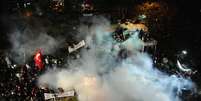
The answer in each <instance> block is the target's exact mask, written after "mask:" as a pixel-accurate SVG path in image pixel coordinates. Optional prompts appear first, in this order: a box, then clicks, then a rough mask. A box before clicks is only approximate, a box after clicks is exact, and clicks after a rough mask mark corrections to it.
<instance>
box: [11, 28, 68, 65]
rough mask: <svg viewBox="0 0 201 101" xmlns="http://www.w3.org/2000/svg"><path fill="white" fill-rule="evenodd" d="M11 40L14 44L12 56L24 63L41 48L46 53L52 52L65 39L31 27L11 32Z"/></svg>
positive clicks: (18, 61)
mask: <svg viewBox="0 0 201 101" xmlns="http://www.w3.org/2000/svg"><path fill="white" fill-rule="evenodd" d="M9 40H10V42H11V45H12V48H11V52H12V57H13V59H14V60H15V61H16V62H17V63H24V62H25V61H26V60H27V58H30V57H31V56H33V55H34V54H35V53H36V51H37V50H39V49H40V50H41V51H42V53H44V54H50V53H52V52H54V51H55V50H56V48H58V47H59V44H61V43H62V42H63V41H64V40H63V39H62V38H58V37H57V38H54V37H52V36H50V35H48V34H47V33H46V32H45V31H39V30H36V29H34V28H31V27H27V28H25V29H24V30H23V31H19V30H17V31H15V32H14V33H11V35H10V37H9Z"/></svg>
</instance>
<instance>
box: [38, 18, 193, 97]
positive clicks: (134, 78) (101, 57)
mask: <svg viewBox="0 0 201 101" xmlns="http://www.w3.org/2000/svg"><path fill="white" fill-rule="evenodd" d="M92 23H94V25H92V26H91V27H86V26H82V27H81V28H80V29H82V31H80V32H82V33H85V34H86V33H87V34H86V41H87V43H88V45H89V46H90V50H85V49H83V50H82V52H81V56H82V57H81V58H80V59H78V60H75V61H72V63H71V64H70V66H69V68H68V69H62V70H56V71H55V70H52V71H48V72H46V73H45V74H43V75H42V76H41V77H40V78H39V85H43V84H48V85H49V86H50V87H52V88H58V87H62V88H64V89H65V90H69V89H75V90H76V92H77V93H78V98H79V101H180V99H179V97H178V95H177V93H180V91H181V90H182V89H183V88H186V89H190V88H192V87H193V86H194V84H193V83H192V82H191V81H190V80H188V79H185V78H182V77H178V76H176V75H173V76H169V75H167V74H165V73H162V72H160V71H159V70H157V69H156V68H154V67H153V64H152V60H151V58H150V57H149V56H148V55H147V54H146V53H140V52H138V48H135V47H139V46H138V45H140V44H141V43H140V40H132V41H131V42H133V43H135V44H134V45H133V46H132V47H131V46H130V45H131V44H129V45H127V44H123V47H125V48H127V49H128V50H129V51H131V54H130V56H129V57H128V58H126V59H124V60H122V61H119V60H118V59H117V58H118V56H117V54H118V51H119V49H116V50H115V51H112V50H113V45H114V44H117V43H116V42H115V41H114V40H113V39H112V37H111V36H110V32H108V31H107V30H106V29H107V28H109V27H110V24H109V21H107V20H106V19H104V18H101V17H100V18H94V19H93V20H92ZM83 28H86V30H84V29H83ZM129 43H130V42H129ZM136 43H139V44H137V46H136ZM130 47H131V48H130Z"/></svg>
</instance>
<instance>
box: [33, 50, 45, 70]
mask: <svg viewBox="0 0 201 101" xmlns="http://www.w3.org/2000/svg"><path fill="white" fill-rule="evenodd" d="M42 59H43V57H42V53H41V50H39V51H37V52H36V55H35V56H34V61H35V66H36V67H37V69H38V70H41V69H43V68H44V64H43V60H42Z"/></svg>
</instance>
